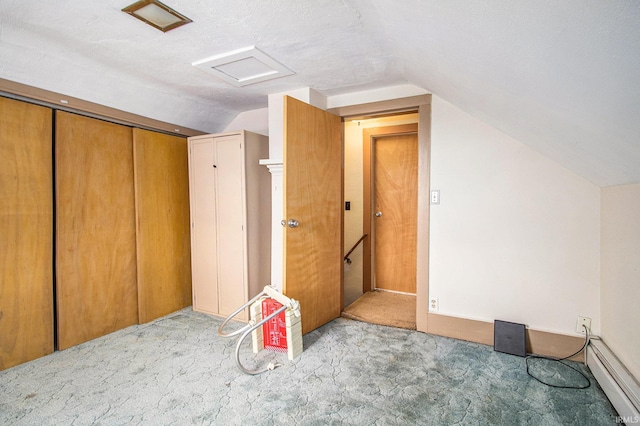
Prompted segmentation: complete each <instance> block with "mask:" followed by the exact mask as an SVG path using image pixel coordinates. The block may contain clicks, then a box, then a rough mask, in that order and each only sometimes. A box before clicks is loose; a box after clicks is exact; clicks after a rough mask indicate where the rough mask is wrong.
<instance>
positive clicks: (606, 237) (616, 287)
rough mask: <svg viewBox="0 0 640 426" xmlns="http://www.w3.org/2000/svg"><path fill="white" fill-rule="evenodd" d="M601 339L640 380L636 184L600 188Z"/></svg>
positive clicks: (639, 196)
mask: <svg viewBox="0 0 640 426" xmlns="http://www.w3.org/2000/svg"><path fill="white" fill-rule="evenodd" d="M601 235H602V236H601V238H602V285H601V293H602V304H601V314H602V338H603V340H604V341H605V343H606V344H607V346H609V348H611V350H612V351H613V352H614V353H615V354H616V356H617V357H618V358H619V359H620V361H622V363H623V364H624V365H625V366H626V367H627V369H628V370H629V371H630V372H631V374H633V375H634V376H635V377H636V378H640V327H639V326H640V308H639V304H640V184H636V185H624V186H613V187H608V188H603V189H602V234H601Z"/></svg>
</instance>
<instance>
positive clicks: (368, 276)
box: [362, 123, 419, 293]
mask: <svg viewBox="0 0 640 426" xmlns="http://www.w3.org/2000/svg"><path fill="white" fill-rule="evenodd" d="M418 129H419V125H418V123H414V124H400V125H395V126H394V125H391V126H384V127H371V128H368V129H364V131H363V132H362V155H363V160H362V174H363V176H362V181H363V186H362V195H363V202H362V227H363V230H362V232H363V234H367V235H369V238H366V239H365V240H364V241H363V244H364V245H363V255H362V260H363V266H362V269H363V270H362V292H363V293H367V292H369V291H371V290H373V288H374V287H373V276H374V268H375V253H374V249H373V246H374V244H373V241H375V227H374V226H373V210H374V208H373V202H374V198H375V197H374V195H373V194H374V191H375V186H374V182H375V177H374V170H373V162H374V158H373V145H374V141H375V139H376V138H379V137H383V136H399V135H410V134H416V135H417V134H418ZM418 150H419V147H418ZM416 186H418V182H416ZM416 228H417V226H416ZM417 232H418V230H417V229H416V233H417ZM416 291H417V289H416Z"/></svg>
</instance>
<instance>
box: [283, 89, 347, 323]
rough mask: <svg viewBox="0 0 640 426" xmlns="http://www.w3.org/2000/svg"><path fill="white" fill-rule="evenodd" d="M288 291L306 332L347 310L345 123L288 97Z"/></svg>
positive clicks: (286, 263) (286, 193) (286, 181)
mask: <svg viewBox="0 0 640 426" xmlns="http://www.w3.org/2000/svg"><path fill="white" fill-rule="evenodd" d="M284 109H285V127H284V194H285V195H284V199H285V202H284V215H285V219H286V220H297V221H298V223H299V226H298V227H293V228H290V227H288V226H286V227H285V228H284V271H283V272H284V274H283V279H284V282H283V292H284V293H285V295H287V296H288V297H291V298H294V299H296V300H298V301H299V302H300V307H301V312H302V332H303V333H308V332H309V331H312V330H314V329H316V328H317V327H319V326H321V325H323V324H325V323H327V322H329V321H331V320H332V319H334V318H337V317H338V316H340V312H341V309H342V273H343V266H342V234H343V232H342V200H343V196H342V123H341V119H340V117H337V116H335V115H333V114H330V113H328V112H326V111H323V110H320V109H318V108H315V107H312V106H310V105H308V104H305V103H304V102H300V101H298V100H296V99H293V98H290V97H285V108H284Z"/></svg>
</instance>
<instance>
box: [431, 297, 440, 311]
mask: <svg viewBox="0 0 640 426" xmlns="http://www.w3.org/2000/svg"><path fill="white" fill-rule="evenodd" d="M438 309H439V306H438V298H437V297H430V298H429V312H438Z"/></svg>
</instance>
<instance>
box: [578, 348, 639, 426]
mask: <svg viewBox="0 0 640 426" xmlns="http://www.w3.org/2000/svg"><path fill="white" fill-rule="evenodd" d="M587 365H588V366H589V368H590V369H591V372H592V373H593V376H594V377H595V378H596V380H597V381H598V384H599V385H600V387H601V388H602V390H603V391H604V393H605V394H606V395H607V398H609V401H611V404H613V406H614V408H615V409H616V411H617V412H618V414H619V416H620V417H619V420H620V423H623V422H624V423H626V424H633V423H640V386H638V382H637V381H636V380H635V378H634V377H633V376H632V375H631V373H629V371H628V370H627V369H626V368H625V367H624V365H622V363H621V362H620V361H619V360H618V358H617V357H616V356H615V354H614V353H613V352H611V350H610V349H609V348H608V347H607V345H606V344H605V343H604V342H603V341H601V340H591V341H590V344H589V348H588V351H587Z"/></svg>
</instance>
